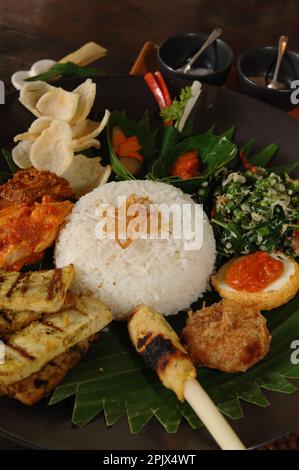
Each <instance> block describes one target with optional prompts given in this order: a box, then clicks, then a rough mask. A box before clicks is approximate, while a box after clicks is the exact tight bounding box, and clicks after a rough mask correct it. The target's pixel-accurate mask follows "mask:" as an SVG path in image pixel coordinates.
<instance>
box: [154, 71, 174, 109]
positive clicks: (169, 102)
mask: <svg viewBox="0 0 299 470" xmlns="http://www.w3.org/2000/svg"><path fill="white" fill-rule="evenodd" d="M155 77H156V79H157V82H158V84H159V87H160V89H161V91H162V94H163V97H164V101H165V105H166V106H171V105H172V99H171V98H170V94H169V91H168V88H167V85H166V83H165V80H164V78H163V75H162V74H161V72H159V71H157V72H155Z"/></svg>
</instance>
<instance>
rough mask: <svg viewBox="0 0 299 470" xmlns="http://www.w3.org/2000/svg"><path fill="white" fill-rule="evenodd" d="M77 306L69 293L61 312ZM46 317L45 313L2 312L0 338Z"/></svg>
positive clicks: (0, 313)
mask: <svg viewBox="0 0 299 470" xmlns="http://www.w3.org/2000/svg"><path fill="white" fill-rule="evenodd" d="M75 305H76V298H75V297H74V296H73V295H71V294H70V293H69V292H67V294H66V298H65V301H64V304H63V306H62V307H61V309H60V310H59V311H60V312H63V311H64V310H67V309H69V308H72V307H75ZM44 315H45V313H44V312H42V313H41V312H31V311H29V310H28V311H24V312H14V311H9V310H6V311H2V312H0V337H1V336H7V335H8V334H11V333H14V332H15V331H18V330H21V329H22V328H25V327H26V326H28V325H30V323H32V322H33V321H36V320H39V319H40V318H42V317H43V316H44Z"/></svg>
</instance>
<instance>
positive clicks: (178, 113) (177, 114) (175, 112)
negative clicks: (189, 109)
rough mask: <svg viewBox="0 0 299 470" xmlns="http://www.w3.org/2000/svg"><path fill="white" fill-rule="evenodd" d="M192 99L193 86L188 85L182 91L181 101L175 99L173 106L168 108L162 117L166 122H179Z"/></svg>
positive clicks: (162, 112) (163, 111)
mask: <svg viewBox="0 0 299 470" xmlns="http://www.w3.org/2000/svg"><path fill="white" fill-rule="evenodd" d="M190 98H192V90H191V86H189V85H187V86H186V87H185V88H182V89H181V92H180V97H179V99H174V100H173V102H172V105H171V106H167V107H165V108H164V109H162V111H161V116H162V119H163V120H164V121H166V122H167V121H174V122H175V123H176V122H179V121H180V119H181V117H182V115H183V112H184V109H185V106H186V104H187V101H189V100H190Z"/></svg>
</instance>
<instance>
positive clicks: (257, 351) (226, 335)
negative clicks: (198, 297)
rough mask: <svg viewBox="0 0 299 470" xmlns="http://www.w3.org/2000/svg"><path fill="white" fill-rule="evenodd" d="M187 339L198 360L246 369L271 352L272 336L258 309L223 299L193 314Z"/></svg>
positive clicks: (224, 367) (222, 367)
mask: <svg viewBox="0 0 299 470" xmlns="http://www.w3.org/2000/svg"><path fill="white" fill-rule="evenodd" d="M183 340H184V344H185V346H186V349H187V350H188V352H189V354H190V356H191V358H192V359H193V361H194V362H195V363H197V364H199V365H202V366H207V367H211V368H213V369H219V370H221V371H224V372H245V371H246V370H247V369H249V368H250V367H252V366H253V365H254V364H256V363H257V362H259V361H260V360H261V359H263V357H264V356H265V355H266V354H267V353H268V351H269V346H270V341H271V336H270V334H269V331H268V329H267V327H266V320H265V318H264V317H263V316H262V315H261V313H260V312H259V311H258V310H256V309H255V308H254V307H246V306H244V305H239V304H237V303H236V302H234V301H231V300H226V299H223V300H222V301H221V302H219V303H215V304H213V305H211V306H210V307H205V308H202V309H201V310H198V311H196V312H195V313H191V314H190V315H189V318H188V320H187V324H186V326H185V328H184V330H183Z"/></svg>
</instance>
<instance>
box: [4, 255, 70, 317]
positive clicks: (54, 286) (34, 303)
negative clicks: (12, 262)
mask: <svg viewBox="0 0 299 470" xmlns="http://www.w3.org/2000/svg"><path fill="white" fill-rule="evenodd" d="M74 275H75V270H74V266H73V265H72V264H70V265H69V266H65V267H64V268H57V269H50V270H48V271H33V272H27V273H23V272H22V273H20V272H16V271H0V309H1V310H4V311H6V310H9V311H14V312H24V311H28V310H29V311H31V312H43V313H52V312H58V311H59V310H60V309H61V307H62V305H63V303H64V301H65V298H66V294H67V291H68V289H69V287H70V285H71V283H72V281H73V279H74Z"/></svg>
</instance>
